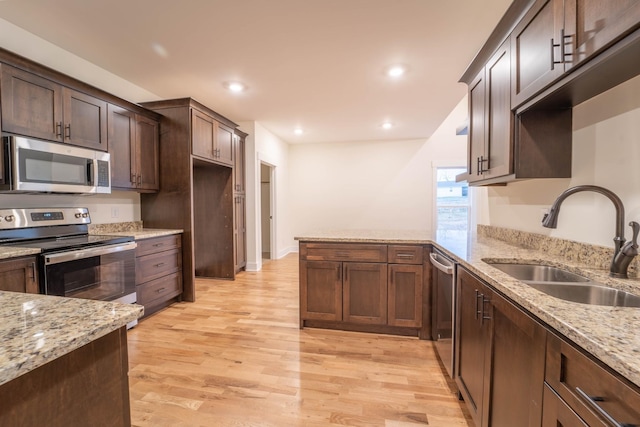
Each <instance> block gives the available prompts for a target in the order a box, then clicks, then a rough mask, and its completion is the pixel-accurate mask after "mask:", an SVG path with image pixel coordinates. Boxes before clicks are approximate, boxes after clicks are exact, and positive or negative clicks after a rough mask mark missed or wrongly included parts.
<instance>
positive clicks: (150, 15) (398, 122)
mask: <svg viewBox="0 0 640 427" xmlns="http://www.w3.org/2000/svg"><path fill="white" fill-rule="evenodd" d="M510 3H511V1H510V0H447V1H442V0H56V1H51V0H4V1H0V17H1V18H3V19H5V20H7V21H9V22H12V23H13V24H15V25H17V26H19V27H22V28H24V29H25V30H27V31H29V32H31V33H33V34H36V35H37V36H40V37H42V38H44V39H46V40H48V41H50V42H52V43H53V44H55V45H58V46H60V47H61V48H63V49H65V50H68V51H70V52H72V53H74V54H76V55H77V56H79V57H81V58H84V59H86V60H88V61H90V62H93V63H94V64H96V65H98V66H100V67H102V68H104V69H106V70H108V71H110V72H112V73H114V74H116V75H118V76H120V77H122V78H124V79H126V80H129V81H131V82H132V83H135V84H136V85H138V86H140V87H143V88H144V89H146V90H148V91H150V92H152V93H154V94H157V95H158V96H159V97H160V98H162V99H169V98H180V97H188V96H190V97H193V98H195V99H196V100H198V101H200V102H202V103H203V104H205V105H207V106H209V107H210V108H212V109H213V110H215V111H217V112H218V113H220V114H222V115H224V116H226V117H228V118H230V119H231V120H233V121H236V122H239V121H258V122H260V123H261V124H262V125H263V126H264V127H266V128H267V129H269V130H270V131H271V132H273V133H275V134H276V135H278V136H279V137H280V138H282V139H283V140H285V141H288V142H292V143H295V142H335V141H361V140H384V139H394V140H400V139H413V138H426V137H429V136H430V135H431V134H432V133H433V131H435V129H436V128H437V127H438V125H439V124H440V123H442V121H443V120H444V119H445V118H446V116H447V115H448V113H449V112H450V111H451V110H452V109H453V107H454V106H455V105H456V104H457V103H458V102H459V101H460V100H461V99H462V97H463V96H464V94H465V93H466V87H465V85H464V84H462V83H458V82H457V81H458V78H459V77H460V76H461V75H462V73H463V71H464V70H465V68H466V66H467V65H468V64H469V63H470V62H471V60H472V59H473V57H474V55H475V54H476V52H477V51H478V50H479V49H480V47H481V46H482V44H483V43H484V40H486V38H487V37H488V36H489V34H490V32H491V31H492V29H493V28H494V27H495V25H496V24H497V22H498V20H499V19H500V17H501V16H502V15H503V14H504V12H505V11H506V9H507V7H508V6H509V4H510ZM154 45H160V46H162V48H163V49H164V51H165V52H166V55H165V56H163V55H159V54H158V53H157V49H156V50H154V49H153V46H154ZM397 63H400V64H404V65H405V66H406V67H407V73H406V74H405V75H404V76H403V77H402V78H399V79H391V78H390V77H388V76H386V74H385V70H386V68H388V67H389V66H391V65H393V64H397ZM232 80H239V81H241V82H243V83H244V84H246V85H247V86H248V90H247V91H245V92H244V93H242V94H239V95H238V94H232V93H230V92H229V91H228V90H227V89H226V88H225V87H224V83H225V82H229V81H232ZM133 101H137V102H141V101H144V100H141V99H140V100H133ZM385 120H390V121H391V122H393V123H394V125H395V126H394V128H392V129H391V130H383V129H381V127H380V125H381V123H382V122H383V121H385ZM297 126H301V127H302V128H304V130H305V133H304V134H303V135H301V136H298V135H294V133H293V131H294V128H295V127H297Z"/></svg>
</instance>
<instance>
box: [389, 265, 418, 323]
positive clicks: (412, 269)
mask: <svg viewBox="0 0 640 427" xmlns="http://www.w3.org/2000/svg"><path fill="white" fill-rule="evenodd" d="M422 279H423V278H422V264H420V265H407V264H390V265H389V280H388V282H389V288H388V289H389V292H388V314H387V316H388V319H387V323H388V324H389V325H390V326H406V327H412V328H419V327H421V326H422V283H423V281H422Z"/></svg>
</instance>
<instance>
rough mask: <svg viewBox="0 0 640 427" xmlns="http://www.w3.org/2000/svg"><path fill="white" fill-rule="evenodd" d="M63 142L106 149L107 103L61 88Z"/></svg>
mask: <svg viewBox="0 0 640 427" xmlns="http://www.w3.org/2000/svg"><path fill="white" fill-rule="evenodd" d="M62 97H63V106H64V107H63V111H64V116H63V122H64V129H63V136H64V142H66V143H69V144H73V145H79V146H82V147H87V148H92V149H95V150H102V151H107V148H108V147H107V103H106V102H105V101H103V100H101V99H98V98H94V97H93V96H90V95H87V94H84V93H82V92H78V91H75V90H73V89H69V88H66V87H65V88H63V90H62Z"/></svg>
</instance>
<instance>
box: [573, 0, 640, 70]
mask: <svg viewBox="0 0 640 427" xmlns="http://www.w3.org/2000/svg"><path fill="white" fill-rule="evenodd" d="M564 15H565V23H564V29H565V35H566V39H565V43H566V49H567V51H568V52H569V53H570V54H571V55H570V56H569V57H567V62H565V70H568V69H570V68H572V67H574V66H576V65H577V64H579V63H581V62H583V61H584V60H586V59H588V58H590V57H592V56H593V55H594V54H596V53H597V52H599V51H600V50H601V49H603V48H604V47H606V46H607V45H609V44H610V43H612V42H614V41H616V39H618V38H620V37H622V36H624V35H625V34H627V33H629V32H630V31H632V30H633V29H635V28H637V27H638V25H640V2H639V1H637V0H608V1H602V0H565V14H564Z"/></svg>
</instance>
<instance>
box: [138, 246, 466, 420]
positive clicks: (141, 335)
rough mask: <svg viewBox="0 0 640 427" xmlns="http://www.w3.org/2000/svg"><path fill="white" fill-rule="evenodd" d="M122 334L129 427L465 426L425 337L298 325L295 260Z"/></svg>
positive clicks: (216, 286) (215, 289)
mask: <svg viewBox="0 0 640 427" xmlns="http://www.w3.org/2000/svg"><path fill="white" fill-rule="evenodd" d="M196 292H197V301H196V302H195V303H179V304H175V305H173V306H171V307H169V308H167V309H165V310H163V311H161V312H159V313H157V314H155V315H153V316H151V317H149V318H148V319H146V320H144V321H142V322H141V323H140V324H139V325H138V326H137V327H135V328H134V329H132V330H130V331H129V333H128V340H129V369H130V372H129V381H130V390H131V412H132V423H133V425H134V426H141V427H142V426H145V427H146V426H154V427H155V426H172V427H173V426H207V427H211V426H234V427H238V426H278V427H280V426H310V427H313V426H367V427H369V426H386V427H412V426H424V425H429V426H447V427H449V426H471V425H472V424H471V419H470V417H469V415H468V413H467V411H466V410H465V408H464V407H463V406H464V404H463V403H462V402H459V401H458V399H457V397H456V394H455V393H454V392H453V391H452V388H451V386H452V382H451V381H450V380H448V379H447V378H446V377H445V376H444V375H443V373H442V372H443V371H442V368H441V366H440V364H439V362H438V360H437V358H436V356H435V354H434V351H433V345H432V343H431V342H430V341H420V340H418V339H417V338H407V337H396V336H389V335H377V334H365V333H356V332H343V331H331V330H321V329H310V328H305V329H303V330H300V329H299V320H298V304H299V302H298V257H297V254H292V255H289V256H287V257H285V258H283V259H282V260H277V261H267V262H266V263H265V264H264V266H263V270H262V271H260V272H246V273H241V274H239V275H238V277H237V279H236V280H235V281H224V280H210V279H198V280H197V281H196Z"/></svg>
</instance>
